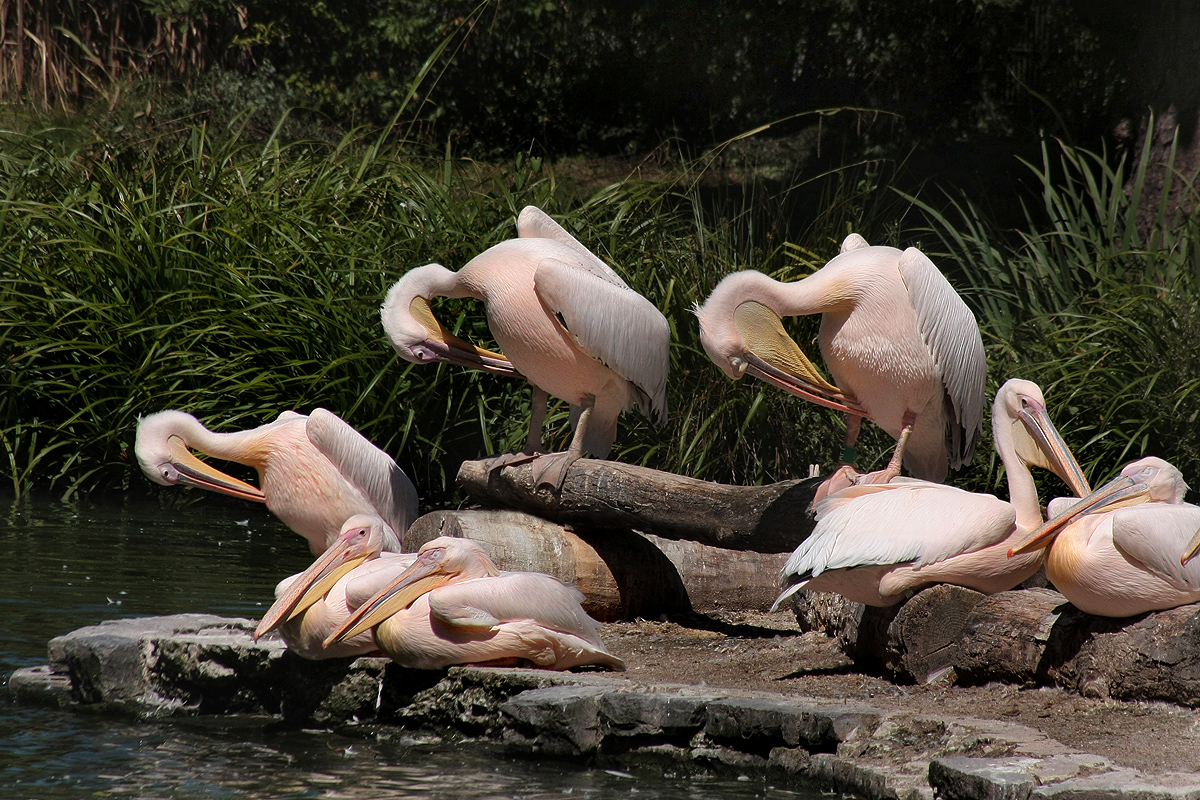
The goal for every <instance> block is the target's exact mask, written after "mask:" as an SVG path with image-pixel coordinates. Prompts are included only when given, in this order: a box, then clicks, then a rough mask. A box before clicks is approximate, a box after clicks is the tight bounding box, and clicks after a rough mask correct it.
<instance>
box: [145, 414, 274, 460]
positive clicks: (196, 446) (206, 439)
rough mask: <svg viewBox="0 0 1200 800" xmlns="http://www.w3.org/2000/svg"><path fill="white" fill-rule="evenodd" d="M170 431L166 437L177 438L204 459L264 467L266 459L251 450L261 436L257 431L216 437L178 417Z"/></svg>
mask: <svg viewBox="0 0 1200 800" xmlns="http://www.w3.org/2000/svg"><path fill="white" fill-rule="evenodd" d="M172 428H173V430H171V431H170V432H169V433H168V436H178V437H179V438H181V439H183V441H184V444H186V445H187V446H188V447H190V448H192V449H193V450H199V451H200V452H201V453H204V454H205V455H209V456H212V457H213V458H219V459H222V460H224V461H236V462H237V463H239V464H245V465H246V466H249V467H254V468H255V469H259V470H261V469H262V468H263V466H265V464H266V456H265V455H264V454H263V453H262V452H260V448H258V447H256V446H255V445H256V444H257V443H258V440H259V438H260V435H261V434H260V431H261V430H262V428H261V427H259V428H251V429H250V430H245V431H231V432H229V433H217V432H216V431H211V430H209V429H208V428H206V427H204V425H203V424H202V423H201V422H200V420H198V419H196V418H195V417H193V416H192V415H190V414H188V415H185V416H181V417H179V418H178V421H177V422H176V424H175V425H173V426H172Z"/></svg>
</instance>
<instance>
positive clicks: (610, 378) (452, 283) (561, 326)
mask: <svg viewBox="0 0 1200 800" xmlns="http://www.w3.org/2000/svg"><path fill="white" fill-rule="evenodd" d="M517 235H518V238H516V239H510V240H508V241H505V242H501V243H500V244H498V245H495V246H494V247H491V248H489V249H488V250H486V251H484V252H483V253H481V254H479V255H478V256H476V257H475V258H473V259H471V260H470V261H468V262H467V263H466V264H465V265H464V266H463V267H462V268H461V269H460V270H459V271H458V272H451V271H450V270H448V269H446V268H445V267H443V266H442V265H440V264H427V265H426V266H424V267H418V268H416V269H413V270H410V271H409V272H407V273H406V274H405V275H404V276H403V277H402V278H401V279H400V280H399V281H397V282H396V284H395V285H393V286H392V288H391V289H390V290H389V291H388V295H387V299H386V300H385V302H384V305H383V309H382V320H383V327H384V330H385V331H386V333H387V336H388V339H389V340H390V341H391V343H392V346H393V347H394V348H395V350H396V352H397V353H398V354H399V355H400V356H401V357H402V358H404V359H405V360H407V361H412V362H414V363H418V364H420V363H426V362H429V361H446V362H449V363H454V364H460V365H464V366H470V367H474V368H477V369H483V370H486V371H489V372H495V373H500V374H509V375H516V374H518V373H519V374H520V375H523V376H525V377H526V378H527V379H528V380H529V382H530V383H531V384H532V385H533V414H532V417H531V419H530V426H529V436H528V440H527V444H526V448H525V454H526V455H527V456H528V457H529V459H531V460H532V459H535V458H536V454H538V453H539V452H540V451H541V428H542V423H543V421H544V420H545V416H546V404H547V402H548V400H549V395H553V396H555V397H558V398H561V399H563V400H566V401H567V402H568V403H570V404H571V405H572V406H573V408H572V414H571V420H572V425H573V426H574V427H575V436H574V437H573V439H572V442H571V445H570V448H569V449H568V450H567V452H566V454H562V455H561V456H560V457H558V458H545V459H544V460H543V461H542V463H541V465H540V466H539V465H538V464H537V463H536V462H535V474H537V475H539V482H546V483H552V484H557V485H559V486H561V484H562V479H563V478H564V477H565V474H566V470H567V468H568V467H569V466H570V464H571V463H572V462H573V461H574V460H575V459H576V458H579V457H580V456H581V455H582V452H583V451H584V450H587V451H588V452H590V453H591V454H592V455H593V456H595V457H597V458H605V457H607V456H608V453H609V450H610V449H611V447H612V444H613V441H614V440H615V439H616V435H617V418H618V417H619V416H620V414H621V412H622V411H625V410H628V409H630V408H632V407H633V406H637V407H638V408H639V409H641V411H642V412H643V413H644V414H645V415H646V416H647V417H649V418H650V419H651V420H653V421H655V422H657V423H662V422H664V421H665V420H666V416H667V399H666V385H667V371H668V368H669V366H670V359H669V354H668V347H669V344H670V327H669V326H668V324H667V321H666V318H665V317H664V316H663V315H662V314H661V313H660V312H659V311H658V309H657V308H655V307H654V305H653V304H652V303H650V302H649V301H648V300H646V298H644V297H642V296H641V295H639V294H638V293H637V292H635V291H633V290H632V289H630V288H629V286H627V285H626V284H625V282H624V281H623V280H621V278H620V277H619V276H618V275H617V274H616V273H615V272H613V271H612V270H611V269H610V268H609V267H608V265H607V264H605V263H604V262H603V261H601V260H600V259H599V258H597V257H596V256H595V255H593V254H592V253H591V252H590V251H589V250H588V249H587V248H586V247H584V246H583V245H582V244H580V243H579V242H578V241H577V240H575V239H574V237H572V236H571V235H570V234H569V233H567V232H566V231H565V230H564V229H563V228H562V227H560V226H559V225H558V224H557V223H555V222H554V221H553V220H552V219H550V217H548V216H547V215H546V214H545V213H543V212H542V211H541V210H539V209H537V208H534V207H533V206H529V207H527V208H525V209H524V210H523V211H522V212H521V215H520V217H519V218H518V220H517ZM433 297H471V298H474V299H476V300H481V301H483V303H484V305H485V306H486V308H487V320H488V328H489V329H490V330H491V333H492V336H493V337H495V339H496V341H497V343H499V345H500V347H501V349H502V350H503V351H504V354H503V355H501V354H499V353H493V352H490V351H487V350H481V349H480V348H477V347H474V346H473V345H470V344H468V343H466V342H464V341H463V340H461V339H459V338H458V337H456V336H454V335H453V334H450V333H449V331H447V330H446V328H445V327H444V326H443V325H442V324H441V323H440V322H438V321H437V320H436V319H435V318H434V316H433V314H432V312H431V311H430V307H429V300H430V299H431V298H433Z"/></svg>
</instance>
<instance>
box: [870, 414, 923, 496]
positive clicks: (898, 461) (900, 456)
mask: <svg viewBox="0 0 1200 800" xmlns="http://www.w3.org/2000/svg"><path fill="white" fill-rule="evenodd" d="M914 422H916V415H915V414H913V413H912V412H911V411H906V412H905V413H904V427H903V428H901V429H900V438H899V439H897V440H896V449H895V450H894V451H893V452H892V459H891V460H890V461H888V465H887V466H886V467H884V468H883V469H881V470H879V471H878V472H868V473H867V474H865V475H863V476H862V477H860V478H859V479H858V480H857V481H855V483H858V484H864V483H867V484H871V483H891V481H892V478H895V477H897V476H898V475H899V474H900V467H901V465H902V464H903V463H904V445H905V444H906V443H907V442H908V437H909V434H911V433H912V429H913V423H914Z"/></svg>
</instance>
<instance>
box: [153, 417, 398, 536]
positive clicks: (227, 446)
mask: <svg viewBox="0 0 1200 800" xmlns="http://www.w3.org/2000/svg"><path fill="white" fill-rule="evenodd" d="M190 448H194V449H196V450H199V451H200V452H202V453H206V454H208V455H210V456H213V457H215V458H220V459H223V460H226V461H236V462H237V463H239V464H246V465H247V466H251V467H254V468H255V469H256V470H258V483H259V486H260V487H261V488H255V487H253V486H251V485H249V484H247V483H243V482H242V481H239V480H237V479H236V478H233V477H231V476H229V475H226V474H225V473H223V472H221V471H220V470H217V469H215V468H214V467H212V466H210V465H208V464H206V463H204V462H203V461H201V460H200V459H198V458H196V457H195V456H194V455H192V453H191V449H190ZM134 452H135V453H136V454H137V459H138V463H139V464H141V467H142V472H144V473H146V477H148V478H150V480H152V481H154V482H155V483H160V484H163V485H164V486H174V485H175V484H177V483H183V484H186V485H190V486H198V487H200V488H201V489H208V490H210V491H213V492H220V493H221V494H227V495H232V496H233V497H241V498H243V499H246V500H254V501H257V502H260V503H264V502H265V503H266V504H267V508H269V509H270V510H271V512H272V513H274V514H275V515H276V516H277V517H279V518H280V519H281V520H283V522H284V524H285V525H287V526H288V527H289V528H291V529H292V530H294V531H295V532H296V533H298V534H300V535H301V536H303V537H304V538H305V539H307V540H308V546H309V548H310V549H311V550H312V552H313V555H319V554H321V553H323V552H325V550H326V548H328V547H329V545H330V544H332V543H333V541H334V540H335V539H336V538H337V537H338V533H339V530H340V529H341V526H342V523H343V522H345V521H346V520H347V519H348V518H349V517H352V516H354V515H355V514H377V515H379V516H381V517H383V518H384V520H386V521H387V523H388V525H389V526H390V529H391V530H393V531H400V532H401V533H403V532H404V531H406V530H408V525H409V523H411V522H412V521H413V520H414V519H415V518H416V516H417V490H416V487H414V486H413V485H412V481H410V480H409V479H408V476H407V475H405V474H404V471H403V470H401V469H400V467H398V466H397V465H396V462H395V461H393V460H392V458H391V456H389V455H388V454H387V453H385V452H383V451H382V450H380V449H379V448H378V447H376V446H375V445H373V444H371V442H369V441H368V440H367V439H366V438H364V437H363V435H362V434H360V433H359V432H358V431H356V430H354V428H352V427H350V425H348V424H347V423H346V422H345V421H344V420H343V419H342V418H341V417H339V416H338V415H336V414H334V413H333V412H331V411H326V410H325V409H323V408H318V409H314V410H313V412H312V414H310V415H308V416H305V415H304V414H297V413H296V412H295V411H284V412H283V413H282V414H280V415H279V418H278V419H276V420H275V421H274V422H269V423H267V424H266V425H260V426H259V427H257V428H253V429H252V430H248V431H237V432H234V433H215V432H213V431H210V430H209V429H208V428H206V427H204V426H203V425H202V424H200V421H199V420H197V419H196V418H195V417H193V416H192V415H191V414H185V413H184V412H182V411H160V412H159V413H157V414H151V415H150V416H148V417H142V418H141V419H140V420H139V421H138V429H137V442H136V444H135V445H134ZM393 535H394V534H393ZM385 549H388V550H397V551H398V550H399V549H400V543H399V541H398V540H397V541H395V542H391V543H389V544H388V546H387V547H386V548H385Z"/></svg>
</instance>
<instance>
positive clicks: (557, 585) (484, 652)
mask: <svg viewBox="0 0 1200 800" xmlns="http://www.w3.org/2000/svg"><path fill="white" fill-rule="evenodd" d="M582 600H583V595H582V594H581V593H580V592H579V590H578V589H575V588H574V587H570V586H566V585H565V584H563V583H562V582H560V581H559V580H558V579H556V578H553V577H551V576H549V575H543V574H542V573H538V572H501V571H499V570H498V569H497V568H496V565H495V564H494V563H493V562H492V560H491V559H490V558H488V556H487V554H486V553H484V552H483V550H482V548H480V546H479V545H478V544H476V543H475V542H472V541H470V540H469V539H454V538H450V537H441V538H438V539H434V540H432V541H430V542H427V543H426V544H425V545H424V546H423V547H421V549H420V550H419V551H418V553H417V559H416V561H415V562H414V563H413V565H412V566H411V567H409V568H408V569H407V570H406V571H405V572H404V574H402V575H400V576H399V577H398V578H397V579H396V580H395V581H393V582H392V583H391V585H390V586H388V587H387V588H385V589H384V590H382V591H380V592H379V593H378V594H377V595H375V597H373V598H371V599H370V600H369V601H367V602H366V603H364V604H363V605H362V607H361V608H359V609H358V610H357V611H356V612H355V613H354V614H353V616H351V618H350V619H349V620H348V621H347V622H346V624H345V625H344V626H342V628H341V629H340V630H339V631H338V632H336V633H334V634H333V635H332V636H331V637H330V638H329V639H328V640H327V642H328V643H329V644H333V643H336V642H337V641H338V640H340V639H342V638H344V637H351V636H356V635H358V634H359V633H361V632H362V631H366V630H369V629H370V628H372V627H374V629H375V640H376V642H377V643H378V644H379V648H380V649H381V650H383V652H384V653H386V654H387V655H388V657H390V658H391V659H392V660H393V661H395V662H396V663H398V664H401V665H402V666H406V667H412V668H415V669H442V668H444V667H448V666H451V665H454V664H493V665H502V664H503V665H512V664H525V663H528V664H532V665H533V666H536V667H541V668H543V669H570V668H572V667H577V666H583V665H588V664H597V665H602V666H606V667H610V668H612V669H619V670H623V669H624V668H625V664H624V662H623V661H621V659H619V658H617V657H616V656H614V655H612V654H611V653H609V652H608V649H607V648H606V647H605V646H604V643H603V642H602V641H600V635H599V633H598V631H597V627H596V623H595V621H594V620H592V618H591V617H589V616H588V615H587V613H586V612H584V610H583V607H582V606H581V605H580V603H581V601H582Z"/></svg>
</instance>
